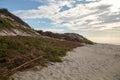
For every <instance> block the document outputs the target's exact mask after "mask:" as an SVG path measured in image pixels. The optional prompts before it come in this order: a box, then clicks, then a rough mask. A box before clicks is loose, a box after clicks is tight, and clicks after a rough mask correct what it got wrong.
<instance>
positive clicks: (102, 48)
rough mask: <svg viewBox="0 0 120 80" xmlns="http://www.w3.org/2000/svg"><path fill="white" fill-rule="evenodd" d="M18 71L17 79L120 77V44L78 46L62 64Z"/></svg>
mask: <svg viewBox="0 0 120 80" xmlns="http://www.w3.org/2000/svg"><path fill="white" fill-rule="evenodd" d="M36 68H37V70H26V71H22V72H17V73H15V74H14V75H13V76H12V77H14V79H15V80H120V45H110V44H95V45H85V46H83V47H78V48H75V49H74V50H72V51H70V52H68V53H67V55H66V56H65V57H63V62H62V63H52V64H48V67H44V68H42V69H41V67H40V66H36Z"/></svg>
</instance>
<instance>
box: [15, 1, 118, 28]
mask: <svg viewBox="0 0 120 80" xmlns="http://www.w3.org/2000/svg"><path fill="white" fill-rule="evenodd" d="M37 1H43V0H37ZM75 1H80V0H59V1H56V0H48V2H49V4H48V5H44V6H39V7H38V9H37V10H20V11H15V12H13V13H14V14H16V15H17V16H19V17H21V18H49V19H51V20H52V21H53V24H59V25H61V26H66V27H68V28H69V29H71V30H79V29H95V30H96V29H97V30H104V29H112V28H114V27H116V26H118V25H120V5H119V3H120V1H118V0H116V1H115V0H87V1H96V2H91V3H88V4H77V5H76V6H75V7H73V6H74V5H73V3H75ZM62 6H68V7H69V8H70V9H68V10H65V11H62V12H60V9H61V8H62Z"/></svg>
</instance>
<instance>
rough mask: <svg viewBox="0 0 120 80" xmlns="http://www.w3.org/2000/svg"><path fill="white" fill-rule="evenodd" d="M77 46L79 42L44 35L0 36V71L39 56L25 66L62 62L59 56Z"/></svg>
mask: <svg viewBox="0 0 120 80" xmlns="http://www.w3.org/2000/svg"><path fill="white" fill-rule="evenodd" d="M77 46H81V44H80V43H77V42H71V41H61V40H58V39H54V38H49V37H44V36H40V37H23V36H7V37H5V36H4V37H0V72H3V71H6V70H10V69H13V68H15V67H17V66H19V65H21V64H23V63H25V62H27V61H29V60H31V59H34V58H37V57H39V56H43V57H42V58H41V59H39V60H37V61H35V62H33V63H31V64H30V65H29V66H27V67H31V66H34V65H38V64H39V65H42V66H46V63H47V62H50V61H52V62H62V60H61V57H62V56H65V55H66V52H67V51H69V50H71V49H73V48H75V47H77ZM1 79H2V78H1ZM4 79H5V78H4Z"/></svg>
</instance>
